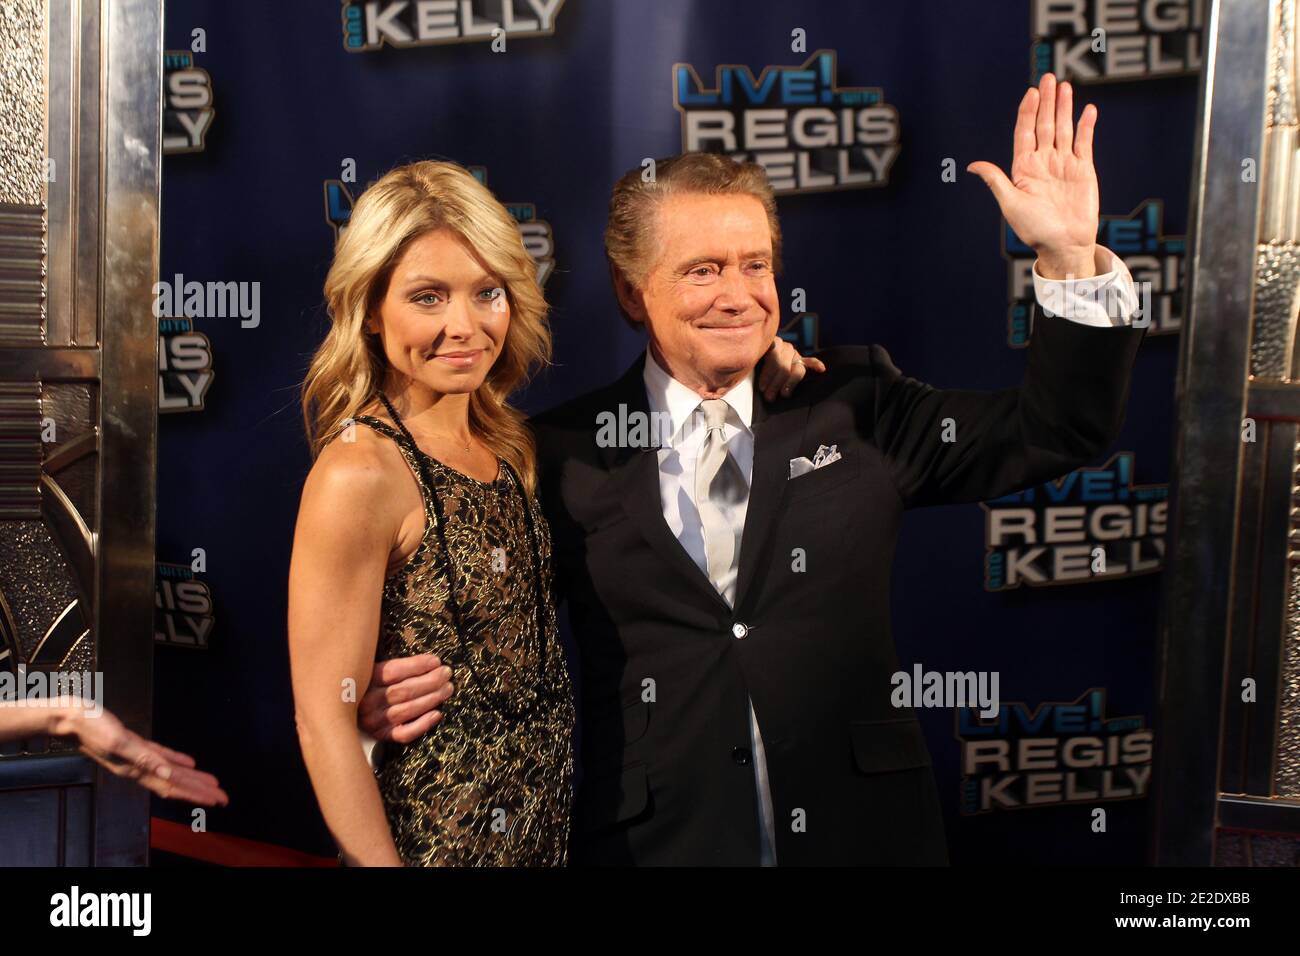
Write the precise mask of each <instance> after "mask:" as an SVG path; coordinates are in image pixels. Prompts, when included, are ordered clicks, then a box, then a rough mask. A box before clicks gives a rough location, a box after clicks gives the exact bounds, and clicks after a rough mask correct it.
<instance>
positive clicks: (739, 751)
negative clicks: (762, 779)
mask: <svg viewBox="0 0 1300 956" xmlns="http://www.w3.org/2000/svg"><path fill="white" fill-rule="evenodd" d="M731 759H732V760H734V761H736V763H738V764H740V765H741V766H742V767H743V766H745V765H746V764H748V763H749V748H747V747H736V748H734V749H733V750H732V751H731Z"/></svg>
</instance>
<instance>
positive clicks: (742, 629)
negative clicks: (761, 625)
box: [731, 621, 749, 638]
mask: <svg viewBox="0 0 1300 956" xmlns="http://www.w3.org/2000/svg"><path fill="white" fill-rule="evenodd" d="M731 633H732V634H735V635H736V637H738V638H740V637H744V636H745V635H746V634H748V633H749V628H748V627H746V626H745V625H744V624H741V623H740V622H739V621H737V622H736V623H735V624H733V625H731Z"/></svg>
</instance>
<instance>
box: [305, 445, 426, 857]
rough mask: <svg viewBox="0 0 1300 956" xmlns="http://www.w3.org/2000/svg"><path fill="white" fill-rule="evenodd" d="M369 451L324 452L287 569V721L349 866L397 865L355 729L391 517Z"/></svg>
mask: <svg viewBox="0 0 1300 956" xmlns="http://www.w3.org/2000/svg"><path fill="white" fill-rule="evenodd" d="M381 455H382V452H381V449H380V448H379V447H378V445H377V444H375V443H371V442H367V441H357V442H355V443H353V442H338V441H336V442H333V443H331V444H330V445H328V446H326V448H325V450H324V451H322V452H321V455H320V457H319V458H318V459H317V462H316V465H315V466H314V467H313V468H312V471H311V473H310V474H309V475H308V476H307V482H306V485H305V486H304V487H303V493H302V504H301V506H300V507H299V511H298V524H297V528H296V530H295V532H294V543H293V557H292V560H291V562H290V566H289V663H290V670H291V673H292V677H293V697H294V715H295V719H296V721H297V725H298V740H299V742H300V744H301V746H302V753H303V759H304V760H305V762H306V764H307V772H308V774H309V775H310V777H311V781H312V786H313V787H314V788H315V791H316V799H317V801H318V802H319V803H320V808H321V813H322V814H323V815H324V817H325V823H326V825H327V826H328V827H329V829H330V832H331V833H332V834H333V835H334V839H335V840H336V841H337V842H338V845H339V847H340V849H341V850H342V851H343V855H344V859H345V860H346V861H347V862H348V863H354V864H357V865H363V866H400V865H401V860H400V858H399V857H398V855H397V850H396V848H395V847H394V845H393V838H392V833H391V831H390V830H389V826H388V820H387V818H386V817H385V814H384V806H383V801H382V800H381V798H380V795H379V787H378V785H377V784H376V782H375V777H374V774H373V772H372V771H371V769H370V766H369V764H368V763H367V761H366V758H365V754H364V752H363V751H362V747H361V738H360V734H359V732H358V730H357V701H358V700H359V699H360V698H361V696H362V695H363V694H364V693H365V692H366V688H367V687H368V685H369V683H370V674H371V669H372V668H373V666H374V662H375V648H376V645H377V642H378V639H379V610H380V599H381V594H382V591H383V585H384V575H385V570H386V568H387V566H388V557H389V554H390V553H391V551H392V548H393V545H394V542H395V541H396V538H397V530H398V527H399V525H400V516H399V515H398V514H397V511H396V509H395V506H394V502H395V501H398V500H400V498H399V495H398V494H396V493H395V481H394V477H393V474H392V472H391V471H386V469H385V463H384V460H383V458H382V457H381Z"/></svg>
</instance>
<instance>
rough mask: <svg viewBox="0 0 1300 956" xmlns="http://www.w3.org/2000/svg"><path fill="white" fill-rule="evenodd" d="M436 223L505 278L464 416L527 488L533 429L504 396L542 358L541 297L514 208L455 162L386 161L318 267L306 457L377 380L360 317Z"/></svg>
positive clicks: (378, 349)
mask: <svg viewBox="0 0 1300 956" xmlns="http://www.w3.org/2000/svg"><path fill="white" fill-rule="evenodd" d="M437 229H450V230H451V231H452V232H454V233H456V234H457V235H458V236H459V237H460V238H461V239H463V240H464V241H465V243H466V244H467V245H468V246H469V247H470V248H471V249H473V250H474V252H475V254H477V255H478V257H479V258H480V259H482V260H483V262H484V264H485V265H486V266H487V268H488V269H489V270H490V271H491V272H493V273H494V274H496V275H497V276H499V277H500V278H501V281H502V282H504V283H505V294H506V298H507V301H508V302H509V303H510V326H509V329H508V331H507V333H506V339H505V343H504V345H503V347H502V349H501V354H500V355H499V356H498V357H497V360H496V362H495V363H494V364H493V366H492V368H491V369H490V370H489V372H488V375H487V378H486V379H485V380H484V382H483V384H482V385H481V386H480V387H479V388H477V389H475V390H474V392H473V393H471V395H470V401H469V425H470V430H471V431H472V432H473V433H474V434H475V435H477V436H478V438H479V440H480V441H482V442H483V444H485V445H486V446H487V447H488V448H489V449H491V450H492V452H493V453H494V454H497V455H499V456H500V457H502V458H504V459H505V460H506V461H507V462H509V463H510V465H512V466H513V467H514V469H515V470H516V471H517V472H518V473H519V475H520V477H521V478H523V480H524V484H525V486H526V487H527V489H528V491H529V493H530V494H531V493H533V491H534V489H535V488H536V459H537V456H536V450H535V448H534V446H533V438H532V433H531V432H530V431H529V429H528V426H527V425H526V424H525V423H524V416H523V414H522V413H521V412H519V411H518V410H517V409H515V408H512V407H511V406H510V405H509V404H508V403H507V399H508V398H509V397H510V395H511V394H512V393H513V392H514V391H515V389H517V388H518V387H519V386H520V385H522V384H523V383H524V382H526V381H527V379H528V377H529V376H530V375H531V374H532V372H533V371H534V370H535V369H536V367H537V366H539V365H541V364H543V363H545V362H547V361H548V360H549V359H550V356H551V337H550V332H549V330H548V328H547V322H546V315H547V304H546V299H545V297H544V296H543V294H542V290H541V287H540V286H539V285H538V284H537V266H536V264H535V263H534V262H533V259H532V257H530V256H529V255H528V252H527V250H525V248H524V243H523V239H522V238H521V236H520V235H519V226H518V224H517V223H516V222H515V220H514V218H513V217H512V216H511V215H510V213H509V212H507V211H506V208H505V207H504V206H502V205H501V203H500V202H498V201H497V199H496V197H495V196H493V195H492V193H491V192H489V191H488V189H487V187H486V186H484V185H483V184H482V183H480V182H479V181H478V180H477V179H475V178H474V176H473V175H472V174H471V173H470V172H469V171H468V170H466V169H465V168H464V167H462V166H459V165H457V164H455V163H447V162H434V161H425V162H418V163H410V164H408V165H406V166H399V167H397V168H396V169H394V170H392V171H390V172H389V173H387V174H386V175H385V176H384V177H383V178H381V179H380V180H379V181H378V182H376V183H375V184H374V185H373V186H371V187H370V188H369V189H367V190H366V191H365V192H364V193H362V194H361V196H360V198H359V199H357V201H356V204H355V205H354V206H353V207H352V215H351V217H350V218H349V220H348V225H347V228H346V229H343V230H341V231H340V233H339V237H338V240H337V242H336V243H335V245H334V261H333V263H332V264H331V266H330V270H329V274H328V275H327V276H326V277H325V302H326V306H327V308H328V311H329V316H330V320H331V325H330V330H329V332H328V334H327V335H326V336H325V341H323V342H322V343H321V345H320V348H318V349H317V350H316V354H315V355H314V356H313V357H312V361H311V366H310V367H309V369H308V371H307V378H306V381H304V383H303V388H302V411H303V421H304V423H305V425H306V429H307V440H308V444H309V446H310V448H311V455H312V459H313V460H314V459H315V458H316V456H317V455H319V454H320V452H321V449H323V448H324V447H325V445H326V444H328V443H329V441H330V439H331V438H333V437H334V435H335V433H336V432H337V431H338V430H339V429H340V428H341V427H343V426H345V425H346V424H347V423H348V421H349V420H350V419H351V418H352V417H353V416H354V415H356V414H357V412H358V411H359V410H360V409H362V408H363V407H365V406H366V405H367V404H368V403H369V402H370V401H372V400H373V399H374V398H375V396H376V395H377V393H378V391H379V389H380V388H381V387H383V384H384V379H385V375H386V372H387V369H388V367H389V366H388V360H387V358H386V357H385V355H384V351H383V344H382V343H381V341H380V339H379V336H377V335H367V334H366V331H365V326H366V319H367V317H368V316H371V315H377V313H376V310H377V309H378V307H379V304H380V303H381V302H382V301H383V299H384V297H385V296H386V295H387V293H388V283H389V280H390V279H391V277H392V272H393V267H394V266H395V265H396V264H397V262H398V260H399V259H400V258H401V257H402V254H403V253H404V252H405V251H406V249H407V247H408V246H409V245H410V243H411V242H412V241H414V240H415V239H417V238H419V237H420V236H423V235H425V234H426V233H429V232H431V231H433V230H437Z"/></svg>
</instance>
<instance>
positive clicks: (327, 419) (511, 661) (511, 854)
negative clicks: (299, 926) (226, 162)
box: [289, 162, 802, 866]
mask: <svg viewBox="0 0 1300 956" xmlns="http://www.w3.org/2000/svg"><path fill="white" fill-rule="evenodd" d="M325 296H326V300H327V304H328V307H329V312H330V316H331V319H332V327H331V329H330V331H329V333H328V335H327V336H326V339H325V341H324V343H323V344H322V345H321V347H320V349H319V351H318V352H317V353H316V356H315V357H314V359H313V361H312V363H311V367H310V370H309V372H308V375H307V380H306V383H305V385H304V392H303V409H304V415H305V419H306V425H307V432H308V436H309V440H310V444H311V449H312V452H313V455H314V456H315V464H314V465H313V467H312V469H311V472H310V474H309V475H308V477H307V481H306V484H305V486H304V488H303V494H302V502H301V507H300V511H299V516H298V523H297V529H296V532H295V537H294V548H293V558H292V562H291V568H290V575H289V648H290V658H291V667H292V676H293V690H294V699H295V709H296V716H297V723H298V733H299V739H300V742H301V745H302V751H303V756H304V759H305V761H306V765H307V770H308V772H309V774H310V776H311V780H312V784H313V786H314V788H315V791H316V796H317V799H318V801H319V803H320V807H321V811H322V813H323V815H324V818H325V822H326V824H327V825H328V826H329V828H330V830H331V832H332V833H333V835H334V837H335V839H336V840H337V842H338V844H339V846H340V849H341V851H342V852H341V856H342V858H343V859H344V861H345V862H347V863H349V864H357V865H402V864H405V865H415V866H428V865H528V866H532V865H537V866H551V865H562V864H564V863H565V862H566V858H567V843H568V833H569V813H570V803H571V797H572V774H573V753H572V746H571V736H572V731H573V727H574V707H573V702H572V696H571V689H570V682H569V674H568V671H567V668H566V664H565V659H564V654H563V651H562V649H561V646H560V644H559V641H558V638H557V633H556V614H555V607H554V603H553V601H552V596H551V587H552V570H551V537H550V532H549V529H548V527H547V524H546V521H545V519H544V518H543V516H542V513H541V510H540V508H539V506H538V504H537V500H536V498H535V491H536V488H535V483H536V477H535V464H534V463H535V451H534V446H533V441H532V437H531V434H530V432H529V429H528V426H527V424H526V423H525V421H524V418H523V416H522V415H521V413H519V412H518V411H517V410H515V409H513V408H511V407H510V405H509V404H507V398H508V397H509V396H510V394H511V393H512V392H513V391H514V390H515V389H516V388H517V387H518V386H519V385H521V384H522V383H523V382H524V381H525V379H526V377H527V376H528V374H529V373H530V371H531V370H532V369H533V368H534V367H536V366H537V365H539V364H540V363H542V362H545V361H546V360H547V358H548V357H549V353H550V338H549V334H548V331H547V327H546V311H547V306H546V302H545V300H544V298H543V295H542V292H541V289H540V288H539V286H538V284H537V281H536V270H535V266H534V264H533V262H532V260H531V259H530V257H529V256H528V253H527V252H526V251H525V249H524V246H523V242H522V240H521V238H520V235H519V230H518V226H517V224H516V223H515V221H514V220H513V219H512V218H511V216H510V214H509V213H508V212H507V211H506V209H505V207H503V206H502V205H501V204H500V203H499V202H498V201H497V200H496V199H495V198H494V197H493V196H492V194H491V193H490V192H489V191H488V190H487V189H486V188H485V187H484V186H483V185H482V184H480V183H479V182H478V181H477V180H476V179H475V178H474V177H473V176H472V175H470V174H469V173H468V172H467V171H466V170H465V169H463V168H461V167H460V166H457V165H455V164H452V163H443V162H419V163H414V164H411V165H408V166H403V167H400V168H398V169H395V170H393V171H392V172H390V173H388V174H387V175H386V176H384V177H383V178H382V179H380V180H379V181H378V182H377V183H375V184H374V185H373V186H371V187H370V188H369V189H367V190H366V191H365V193H363V194H362V196H361V197H360V198H359V199H358V201H357V203H356V205H355V207H354V208H353V212H352V217H351V220H350V222H349V224H348V227H347V229H346V230H345V231H344V232H343V233H342V234H341V235H340V237H339V240H338V244H337V246H336V249H335V254H334V262H333V264H332V266H331V269H330V271H329V274H328V276H327V277H326V280H325ZM792 353H793V350H792V349H790V348H789V347H788V346H785V347H784V350H783V351H782V353H781V354H782V355H783V356H784V357H785V358H786V359H787V360H788V359H789V358H790V355H791V354H792ZM787 364H789V362H787ZM800 372H802V369H800ZM412 478H414V481H413V480H412ZM413 655H422V656H423V658H422V659H425V660H427V659H428V656H429V655H433V656H435V657H436V658H437V659H438V660H439V661H441V662H443V664H444V665H445V666H443V667H442V668H440V669H439V670H438V672H437V679H436V680H435V681H434V682H433V683H432V684H430V685H426V686H427V687H432V688H435V689H433V690H432V691H431V692H430V693H428V694H426V695H425V696H424V697H422V698H420V699H418V700H414V701H410V702H408V704H409V707H411V708H414V711H415V712H418V713H420V714H425V712H426V711H427V710H428V709H429V705H431V704H443V702H446V701H447V700H448V698H449V697H450V696H451V694H452V691H453V689H454V693H455V696H454V699H453V700H451V701H450V703H447V704H446V705H445V706H443V707H442V709H441V710H439V711H436V712H434V713H433V714H432V716H431V717H429V718H428V720H427V723H425V724H424V725H423V726H422V727H421V728H420V731H421V732H420V733H419V734H418V735H417V734H416V733H408V734H407V735H405V736H396V735H394V736H390V737H389V739H390V740H397V741H400V743H399V744H397V745H389V746H387V747H385V748H383V749H382V754H383V755H382V757H381V758H380V759H379V761H378V766H377V767H375V768H374V769H373V770H372V768H371V766H370V764H369V763H368V761H367V759H366V756H365V755H364V753H363V750H362V746H361V745H360V736H359V732H358V727H357V702H358V701H359V700H360V699H361V697H362V695H364V694H365V693H366V691H367V688H368V687H369V686H370V684H371V682H372V677H371V675H372V670H373V669H374V665H375V662H376V661H389V660H390V659H394V658H405V657H411V656H413ZM452 673H454V676H455V679H454V682H452V681H451V680H448V677H449V675H450V674H452ZM429 727H432V730H431V731H430V732H428V733H423V730H425V729H428V728H429ZM408 729H409V728H408Z"/></svg>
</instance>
